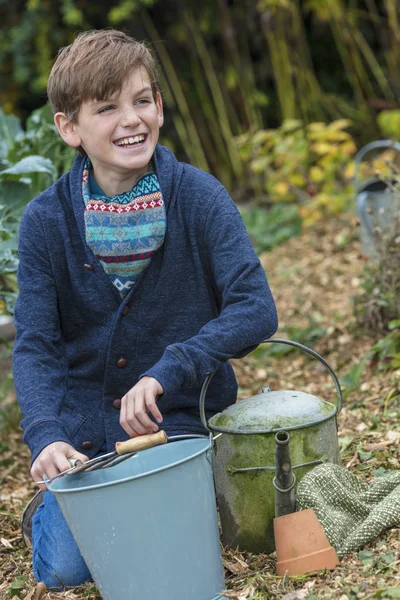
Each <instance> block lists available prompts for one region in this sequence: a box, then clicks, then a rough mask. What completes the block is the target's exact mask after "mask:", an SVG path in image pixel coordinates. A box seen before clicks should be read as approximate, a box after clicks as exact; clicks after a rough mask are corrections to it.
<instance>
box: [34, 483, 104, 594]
mask: <svg viewBox="0 0 400 600" xmlns="http://www.w3.org/2000/svg"><path fill="white" fill-rule="evenodd" d="M32 546H33V557H32V568H33V573H34V575H35V579H36V581H43V582H44V583H45V584H46V586H47V587H48V588H58V589H62V588H63V587H67V586H79V585H82V583H84V582H85V581H92V576H91V575H90V572H89V569H88V568H87V566H86V563H85V561H84V560H83V557H82V555H81V553H80V552H79V549H78V546H77V545H76V542H75V540H74V538H73V536H72V533H71V531H70V529H69V527H68V525H67V522H66V520H65V519H64V517H63V514H62V512H61V509H60V507H59V506H58V503H57V500H56V499H55V497H54V496H53V494H52V493H51V492H45V494H44V503H43V504H41V505H40V506H39V508H38V509H37V511H36V512H35V514H34V516H33V519H32Z"/></svg>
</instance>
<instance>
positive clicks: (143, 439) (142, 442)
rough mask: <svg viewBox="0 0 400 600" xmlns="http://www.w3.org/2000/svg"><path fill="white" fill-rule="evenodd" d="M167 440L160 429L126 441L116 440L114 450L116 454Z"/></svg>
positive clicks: (148, 446)
mask: <svg viewBox="0 0 400 600" xmlns="http://www.w3.org/2000/svg"><path fill="white" fill-rule="evenodd" d="M167 441H168V438H167V434H166V433H165V431H163V430H162V429H161V431H158V432H157V433H149V434H148V435H139V436H138V437H135V438H132V439H130V440H126V442H117V443H116V444H115V451H116V453H117V454H126V453H127V452H137V451H138V450H144V449H145V448H151V447H152V446H158V444H166V443H167Z"/></svg>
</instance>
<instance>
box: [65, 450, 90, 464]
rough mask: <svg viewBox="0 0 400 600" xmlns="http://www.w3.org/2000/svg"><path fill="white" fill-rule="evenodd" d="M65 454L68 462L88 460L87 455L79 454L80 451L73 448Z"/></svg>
mask: <svg viewBox="0 0 400 600" xmlns="http://www.w3.org/2000/svg"><path fill="white" fill-rule="evenodd" d="M67 456H68V462H69V461H70V460H80V461H81V462H83V463H85V462H87V461H88V460H89V457H88V456H86V454H81V452H77V451H76V450H74V451H73V452H71V453H70V454H68V455H67Z"/></svg>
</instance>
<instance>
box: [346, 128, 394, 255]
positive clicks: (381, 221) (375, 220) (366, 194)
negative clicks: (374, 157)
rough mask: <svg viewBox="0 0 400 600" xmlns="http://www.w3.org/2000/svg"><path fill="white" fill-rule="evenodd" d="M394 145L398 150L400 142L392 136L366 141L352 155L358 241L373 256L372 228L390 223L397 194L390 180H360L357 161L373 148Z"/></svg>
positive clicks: (391, 146)
mask: <svg viewBox="0 0 400 600" xmlns="http://www.w3.org/2000/svg"><path fill="white" fill-rule="evenodd" d="M388 148H389V149H390V148H393V149H394V150H396V151H397V152H400V144H399V143H397V142H394V141H392V140H378V141H376V142H371V143H370V144H367V145H366V146H364V147H363V148H361V150H360V151H359V152H358V153H357V154H356V156H355V158H354V163H355V170H354V186H355V193H356V205H357V213H358V217H359V219H360V242H361V248H362V252H363V254H364V256H366V257H369V256H372V255H373V254H374V253H375V252H376V247H375V234H374V229H375V228H376V227H379V229H382V230H385V229H386V228H387V227H388V225H389V224H390V221H391V218H392V215H393V211H397V210H398V209H399V200H400V199H399V197H398V195H397V194H396V195H395V194H394V193H393V191H392V190H391V189H390V182H386V181H384V180H382V179H380V178H379V177H373V178H371V179H368V180H366V181H361V180H360V164H361V162H362V159H363V158H364V157H365V156H366V154H368V153H369V152H371V151H372V150H379V149H382V150H383V149H388Z"/></svg>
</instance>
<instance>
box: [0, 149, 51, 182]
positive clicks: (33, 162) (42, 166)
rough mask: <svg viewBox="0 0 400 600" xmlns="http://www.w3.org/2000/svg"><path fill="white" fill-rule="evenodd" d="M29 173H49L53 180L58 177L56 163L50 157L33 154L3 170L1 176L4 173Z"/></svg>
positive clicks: (0, 176)
mask: <svg viewBox="0 0 400 600" xmlns="http://www.w3.org/2000/svg"><path fill="white" fill-rule="evenodd" d="M27 173H47V175H50V176H51V178H52V179H53V181H55V179H56V177H57V173H56V170H55V168H54V165H53V163H52V162H51V160H50V159H49V158H44V157H43V156H38V155H33V156H26V157H25V158H23V159H21V160H20V161H19V162H17V163H16V164H15V165H12V166H11V167H9V168H8V169H5V170H4V171H1V172H0V178H2V177H4V175H26V174H27Z"/></svg>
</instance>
